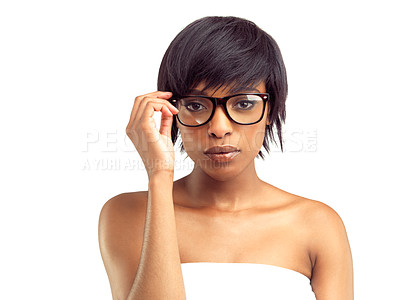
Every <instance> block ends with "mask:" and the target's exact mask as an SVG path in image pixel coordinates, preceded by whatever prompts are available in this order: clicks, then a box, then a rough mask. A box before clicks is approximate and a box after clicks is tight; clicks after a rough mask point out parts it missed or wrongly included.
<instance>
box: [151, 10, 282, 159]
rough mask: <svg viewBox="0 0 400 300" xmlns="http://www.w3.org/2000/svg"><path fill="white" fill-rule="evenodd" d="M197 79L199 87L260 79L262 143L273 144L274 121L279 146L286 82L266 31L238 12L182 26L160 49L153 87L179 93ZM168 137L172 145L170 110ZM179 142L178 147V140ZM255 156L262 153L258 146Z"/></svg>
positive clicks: (252, 82) (274, 45) (249, 83)
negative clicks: (265, 109) (264, 102)
mask: <svg viewBox="0 0 400 300" xmlns="http://www.w3.org/2000/svg"><path fill="white" fill-rule="evenodd" d="M200 82H203V83H204V84H205V88H204V90H207V89H217V88H220V87H222V86H231V91H232V90H234V89H240V88H241V87H254V86H256V85H258V84H259V83H261V82H264V83H265V87H266V91H267V92H268V93H269V94H270V99H269V100H268V104H269V107H270V111H269V116H268V117H269V121H270V124H269V125H266V131H265V137H264V142H263V146H264V148H265V150H266V151H267V153H269V151H270V149H269V142H268V140H269V139H270V140H271V141H273V142H274V143H275V144H277V143H276V140H275V138H274V133H273V127H274V126H275V127H276V130H277V134H278V137H279V142H280V147H281V151H282V152H283V145H282V133H281V130H282V124H283V123H284V122H285V119H286V110H285V102H286V97H287V93H288V85H287V77H286V69H285V65H284V63H283V59H282V55H281V52H280V50H279V47H278V45H277V43H276V42H275V40H274V39H273V38H272V37H271V36H270V35H269V34H267V33H266V32H265V31H263V30H262V29H260V28H259V27H258V26H257V25H256V24H254V23H253V22H251V21H249V20H246V19H242V18H238V17H205V18H201V19H199V20H196V21H194V22H193V23H191V24H189V25H188V26H186V27H185V28H184V29H183V30H182V31H181V32H180V33H179V34H178V35H177V36H176V37H175V39H174V40H173V41H172V42H171V44H170V45H169V47H168V49H167V51H166V52H165V55H164V57H163V59H162V62H161V66H160V70H159V74H158V87H157V88H158V90H159V91H169V92H172V93H173V94H174V95H180V96H183V95H185V94H187V93H189V92H190V90H191V89H192V88H193V87H195V86H196V85H198V84H199V83H200ZM171 138H172V142H173V144H174V145H175V142H176V140H177V138H178V127H177V119H176V116H175V115H174V119H173V123H172V129H171ZM180 147H181V152H183V151H184V148H183V143H181V145H180ZM257 156H260V157H261V158H262V159H264V155H263V153H262V152H261V151H259V153H258V155H257Z"/></svg>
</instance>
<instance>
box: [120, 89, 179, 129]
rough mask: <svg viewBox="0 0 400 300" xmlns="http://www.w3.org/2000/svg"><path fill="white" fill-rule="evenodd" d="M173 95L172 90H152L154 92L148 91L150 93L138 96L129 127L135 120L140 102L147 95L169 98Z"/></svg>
mask: <svg viewBox="0 0 400 300" xmlns="http://www.w3.org/2000/svg"><path fill="white" fill-rule="evenodd" d="M171 96H172V93H171V92H162V91H156V92H152V93H148V94H145V95H141V96H138V97H136V98H135V101H134V104H133V108H132V111H131V115H130V118H129V122H128V126H127V127H129V126H130V125H131V123H133V121H134V120H135V118H136V116H137V113H138V108H139V106H140V104H141V103H142V102H143V99H145V98H146V97H149V98H161V99H169V98H170V97H171Z"/></svg>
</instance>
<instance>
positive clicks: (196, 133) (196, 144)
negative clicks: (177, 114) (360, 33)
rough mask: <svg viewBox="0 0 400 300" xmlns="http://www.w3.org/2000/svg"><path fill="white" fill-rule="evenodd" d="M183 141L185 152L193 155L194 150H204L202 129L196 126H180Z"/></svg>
mask: <svg viewBox="0 0 400 300" xmlns="http://www.w3.org/2000/svg"><path fill="white" fill-rule="evenodd" d="M178 128H179V131H180V135H181V139H182V143H183V147H184V148H185V152H186V153H187V154H188V155H189V157H191V156H192V155H191V154H192V153H193V152H198V151H201V150H202V143H201V130H198V129H194V128H189V127H185V128H181V127H178Z"/></svg>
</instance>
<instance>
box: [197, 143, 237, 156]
mask: <svg viewBox="0 0 400 300" xmlns="http://www.w3.org/2000/svg"><path fill="white" fill-rule="evenodd" d="M234 151H239V149H238V148H236V147H234V146H232V145H223V146H213V147H210V148H208V149H207V150H206V151H204V153H205V154H214V153H229V152H234Z"/></svg>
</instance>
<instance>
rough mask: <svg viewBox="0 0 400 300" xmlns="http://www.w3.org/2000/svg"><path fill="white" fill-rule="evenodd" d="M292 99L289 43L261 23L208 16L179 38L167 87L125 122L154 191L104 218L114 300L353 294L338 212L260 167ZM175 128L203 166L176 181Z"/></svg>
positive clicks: (324, 299) (170, 56)
mask: <svg viewBox="0 0 400 300" xmlns="http://www.w3.org/2000/svg"><path fill="white" fill-rule="evenodd" d="M286 96H287V81H286V71H285V66H284V63H283V60H282V57H281V54H280V50H279V48H278V46H277V44H276V42H275V41H274V40H273V39H272V38H271V37H270V36H269V35H268V34H267V33H265V32H264V31H262V30H261V29H260V28H258V27H257V26H256V25H255V24H254V23H252V22H250V21H247V20H244V19H240V18H235V17H207V18H203V19H200V20H197V21H195V22H193V23H192V24H190V25H188V26H187V27H186V28H185V29H184V30H183V31H182V32H181V33H179V34H178V35H177V37H176V38H175V39H174V40H173V41H172V43H171V45H170V46H169V48H168V50H167V51H166V53H165V56H164V58H163V61H162V63H161V67H160V72H159V78H158V91H157V92H153V93H149V94H146V95H142V96H138V97H136V99H135V103H134V105H133V109H132V113H131V117H130V121H129V123H128V125H127V128H126V132H127V134H128V136H129V137H130V139H131V140H132V142H133V143H134V145H135V147H136V149H137V150H138V152H139V154H140V156H141V158H142V160H143V162H144V164H145V166H146V171H147V173H148V178H149V184H148V191H140V192H134V193H124V194H120V195H118V196H115V197H113V198H112V199H110V200H109V201H108V202H107V203H106V204H105V205H104V207H103V209H102V211H101V214H100V220H99V242H100V249H101V254H102V257H103V261H104V264H105V267H106V271H107V274H108V277H109V280H110V284H111V290H112V295H113V298H114V299H123V300H126V299H130V300H131V299H152V300H153V299H267V298H269V299H315V298H316V299H318V300H328V299H329V300H333V299H335V300H336V299H337V300H339V299H340V300H347V299H353V270H352V258H351V251H350V246H349V242H348V239H347V235H346V231H345V227H344V225H343V223H342V221H341V219H340V217H339V216H338V214H337V213H336V212H335V211H334V210H333V209H332V208H330V207H328V206H327V205H325V204H323V203H321V202H318V201H315V200H311V199H306V198H303V197H301V196H298V195H294V194H291V193H288V192H286V191H283V190H281V189H279V188H277V187H275V186H273V185H271V184H268V183H266V182H264V181H262V180H261V179H260V178H258V176H257V174H256V170H255V163H254V160H255V158H256V157H257V156H261V157H262V158H263V154H262V153H261V151H260V149H261V146H264V148H265V149H266V150H267V152H269V146H268V141H269V140H273V141H274V142H275V139H274V135H273V132H272V129H273V127H274V126H275V127H276V129H277V133H278V137H279V141H280V146H281V149H282V138H281V123H283V122H284V121H285V100H286ZM219 104H221V105H219ZM155 111H160V112H161V113H162V117H161V126H160V129H159V130H157V128H156V125H155V122H154V119H153V118H152V116H153V114H154V112H155ZM178 132H179V133H180V134H181V137H182V142H183V144H181V149H182V151H183V150H185V151H186V152H187V154H188V156H189V157H190V158H191V159H192V160H193V161H194V163H195V165H194V168H193V171H192V172H191V173H190V174H189V175H188V176H186V177H183V178H181V179H179V180H177V181H175V182H174V181H173V174H174V160H175V157H174V143H175V142H176V140H177V136H178ZM275 143H276V142H275ZM282 150H283V149H282ZM201 272H203V273H201ZM204 272H205V273H204ZM199 274H203V275H204V274H207V275H206V276H198V275H199ZM310 285H311V286H310ZM234 297H236V298H234Z"/></svg>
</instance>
